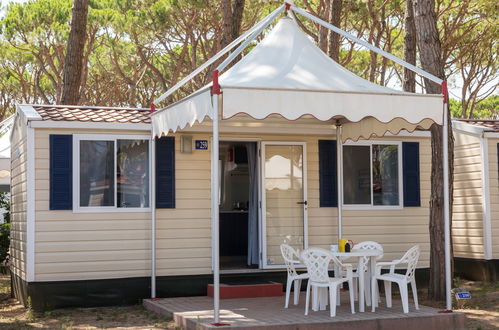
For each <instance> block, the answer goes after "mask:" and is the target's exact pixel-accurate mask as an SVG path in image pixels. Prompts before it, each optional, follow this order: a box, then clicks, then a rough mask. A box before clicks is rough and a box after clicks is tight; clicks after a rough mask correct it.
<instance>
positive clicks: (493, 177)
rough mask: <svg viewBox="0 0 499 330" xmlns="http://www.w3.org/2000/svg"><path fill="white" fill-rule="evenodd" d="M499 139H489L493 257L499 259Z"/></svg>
mask: <svg viewBox="0 0 499 330" xmlns="http://www.w3.org/2000/svg"><path fill="white" fill-rule="evenodd" d="M498 143H499V139H497V138H489V139H488V152H489V200H490V228H491V238H492V240H491V243H492V259H499V176H498V172H499V169H498V166H497V163H498V157H497V144H498Z"/></svg>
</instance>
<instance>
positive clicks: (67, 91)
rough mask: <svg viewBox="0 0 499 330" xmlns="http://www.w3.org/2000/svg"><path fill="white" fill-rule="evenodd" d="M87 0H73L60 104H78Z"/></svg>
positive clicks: (85, 35) (85, 33)
mask: <svg viewBox="0 0 499 330" xmlns="http://www.w3.org/2000/svg"><path fill="white" fill-rule="evenodd" d="M87 14H88V0H74V1H73V9H72V18H71V31H70V32H69V39H68V48H67V51H66V58H65V60H64V71H63V78H62V81H63V88H62V96H61V104H78V101H79V99H80V84H81V76H82V72H83V65H84V63H83V51H84V49H85V39H86V37H87Z"/></svg>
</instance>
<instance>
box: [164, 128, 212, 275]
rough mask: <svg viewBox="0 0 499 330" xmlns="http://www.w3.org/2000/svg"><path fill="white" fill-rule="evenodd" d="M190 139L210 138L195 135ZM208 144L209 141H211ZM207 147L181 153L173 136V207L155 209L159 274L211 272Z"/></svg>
mask: <svg viewBox="0 0 499 330" xmlns="http://www.w3.org/2000/svg"><path fill="white" fill-rule="evenodd" d="M192 137H193V140H210V136H209V135H204V134H194V135H192ZM210 147H211V143H210ZM210 154H211V151H210V150H193V152H192V154H184V153H181V152H180V138H176V139H175V190H176V196H175V197H176V200H175V204H176V205H175V206H176V207H175V208H174V209H158V210H157V211H156V219H157V257H158V260H157V266H158V275H160V276H163V275H190V274H209V273H211V213H210V212H211V211H210V210H211V203H210V196H211V193H210V184H211V183H210V182H211V180H210V173H211V172H210V166H211V165H210Z"/></svg>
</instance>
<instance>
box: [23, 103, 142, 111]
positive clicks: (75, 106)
mask: <svg viewBox="0 0 499 330" xmlns="http://www.w3.org/2000/svg"><path fill="white" fill-rule="evenodd" d="M24 105H29V106H32V107H33V108H35V107H42V108H66V109H69V110H72V109H94V110H138V111H150V110H151V109H149V108H134V107H109V106H98V105H64V104H24Z"/></svg>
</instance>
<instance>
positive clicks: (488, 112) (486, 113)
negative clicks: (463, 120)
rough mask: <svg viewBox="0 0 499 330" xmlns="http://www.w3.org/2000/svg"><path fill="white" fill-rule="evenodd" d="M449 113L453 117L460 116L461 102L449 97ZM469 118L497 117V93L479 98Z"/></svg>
mask: <svg viewBox="0 0 499 330" xmlns="http://www.w3.org/2000/svg"><path fill="white" fill-rule="evenodd" d="M449 106H450V111H451V115H452V117H453V118H460V117H461V114H462V102H461V101H458V100H455V99H450V102H449ZM469 119H495V120H496V119H499V95H497V94H495V95H491V96H489V97H487V98H485V99H483V100H479V101H478V102H477V105H476V106H475V109H474V111H473V115H472V117H471V118H469Z"/></svg>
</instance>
